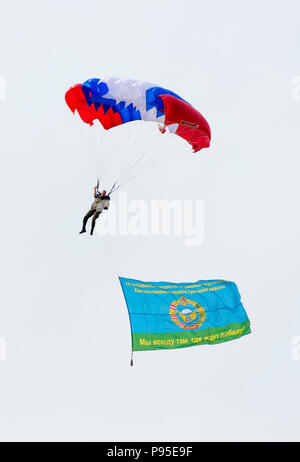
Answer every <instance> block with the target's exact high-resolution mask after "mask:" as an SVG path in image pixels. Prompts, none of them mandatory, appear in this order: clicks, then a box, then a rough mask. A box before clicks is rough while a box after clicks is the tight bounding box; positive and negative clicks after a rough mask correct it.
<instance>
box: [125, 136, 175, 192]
mask: <svg viewBox="0 0 300 462" xmlns="http://www.w3.org/2000/svg"><path fill="white" fill-rule="evenodd" d="M164 140H165V145H167V144H169V143H170V139H166V138H165V139H164ZM149 141H150V143H149ZM161 141H162V139H161V138H160V137H158V138H157V137H155V139H153V134H152V133H151V134H150V137H149V136H148V139H146V141H145V143H144V146H143V150H142V151H141V153H140V155H139V157H138V158H137V160H135V162H134V163H131V165H130V166H129V167H128V168H127V169H126V170H125V171H124V172H123V175H122V177H121V179H120V180H119V184H124V183H125V182H126V183H127V182H128V180H127V178H128V177H130V178H131V177H132V178H135V177H136V176H138V174H139V173H136V174H135V173H134V171H135V169H136V168H137V167H141V166H143V167H142V169H141V171H144V170H145V169H146V168H147V166H148V165H151V164H152V162H153V161H149V157H150V156H153V154H154V152H159V150H158V149H157V144H161ZM171 141H172V139H171ZM147 142H148V143H147ZM158 147H159V146H158ZM163 148H165V146H163V147H162V148H160V151H161V150H162V149H163ZM162 160H164V159H162Z"/></svg>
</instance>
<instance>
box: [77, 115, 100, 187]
mask: <svg viewBox="0 0 300 462" xmlns="http://www.w3.org/2000/svg"><path fill="white" fill-rule="evenodd" d="M74 117H75V121H76V124H77V126H78V127H79V132H80V136H81V139H82V140H83V142H84V144H85V146H86V149H87V152H88V156H89V159H90V163H91V166H92V170H93V172H94V175H95V176H96V178H97V169H96V165H95V159H94V156H93V154H92V150H91V144H90V143H88V141H87V139H86V137H85V136H84V134H83V133H82V131H81V128H82V125H81V124H80V121H79V117H80V116H79V115H78V114H77V111H75V112H74ZM91 128H92V127H88V129H91ZM89 135H90V133H89Z"/></svg>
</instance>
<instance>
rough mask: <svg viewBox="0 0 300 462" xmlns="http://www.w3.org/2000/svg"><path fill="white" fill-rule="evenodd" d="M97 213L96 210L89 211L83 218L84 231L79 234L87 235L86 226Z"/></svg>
mask: <svg viewBox="0 0 300 462" xmlns="http://www.w3.org/2000/svg"><path fill="white" fill-rule="evenodd" d="M94 213H95V210H94V209H91V210H89V211H88V213H87V214H86V215H85V216H84V218H83V222H82V230H81V231H80V233H79V234H83V233H86V224H87V222H88V219H89V218H90V217H92V216H93V215H94Z"/></svg>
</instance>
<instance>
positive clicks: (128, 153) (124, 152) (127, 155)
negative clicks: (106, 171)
mask: <svg viewBox="0 0 300 462" xmlns="http://www.w3.org/2000/svg"><path fill="white" fill-rule="evenodd" d="M126 128H127V127H126ZM128 128H129V131H131V129H132V127H131V126H129V127H128ZM121 130H122V131H123V130H124V128H123V127H122V129H121ZM126 135H127V136H126V137H125V138H124V137H123V138H122V144H123V149H122V155H121V161H120V163H119V168H118V171H117V176H116V181H117V179H118V177H119V175H120V172H121V171H122V170H123V168H124V165H126V163H127V162H128V159H130V156H131V155H133V152H132V147H131V149H130V150H129V149H128V145H129V144H130V141H131V140H132V137H131V136H129V132H128V130H127V131H126ZM136 141H137V138H136Z"/></svg>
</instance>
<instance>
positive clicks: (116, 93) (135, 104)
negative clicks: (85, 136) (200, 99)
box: [65, 77, 211, 152]
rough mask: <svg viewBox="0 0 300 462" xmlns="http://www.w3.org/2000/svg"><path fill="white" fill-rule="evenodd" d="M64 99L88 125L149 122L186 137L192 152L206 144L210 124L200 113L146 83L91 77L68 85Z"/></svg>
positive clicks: (181, 99) (104, 125)
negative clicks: (95, 123)
mask: <svg viewBox="0 0 300 462" xmlns="http://www.w3.org/2000/svg"><path fill="white" fill-rule="evenodd" d="M65 99H66V103H67V105H68V106H69V108H70V109H71V111H72V112H73V113H74V112H75V111H77V113H78V114H79V116H80V118H81V119H82V121H83V122H85V123H86V124H89V125H91V126H92V125H94V122H95V121H96V120H98V121H99V122H100V123H101V125H102V126H103V128H104V129H106V130H110V129H112V128H114V127H118V126H120V125H123V124H126V123H127V122H134V121H151V122H157V123H158V124H159V128H160V131H161V132H162V133H165V132H166V128H167V129H168V132H169V133H171V134H176V135H178V136H179V137H181V138H183V139H184V140H186V141H187V142H188V143H189V144H190V145H191V146H192V148H193V151H194V152H197V151H199V150H200V149H202V148H207V147H209V145H210V139H211V132H210V127H209V125H208V122H207V121H206V120H205V118H204V117H203V116H202V115H201V114H200V112H198V111H197V110H196V109H195V108H193V106H192V105H191V104H189V103H188V102H187V101H185V100H184V99H183V98H181V97H180V96H178V95H177V94H176V93H174V92H172V91H170V90H167V89H165V88H162V87H159V86H157V85H154V84H151V83H148V82H143V81H139V80H130V79H120V78H116V77H109V78H102V79H97V78H93V79H89V80H87V81H86V82H84V83H83V84H77V85H74V86H72V87H71V88H70V89H69V90H68V91H67V92H66V95H65Z"/></svg>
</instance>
